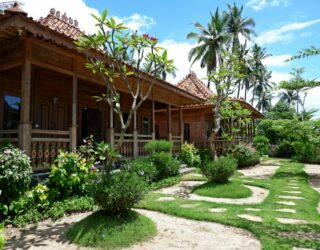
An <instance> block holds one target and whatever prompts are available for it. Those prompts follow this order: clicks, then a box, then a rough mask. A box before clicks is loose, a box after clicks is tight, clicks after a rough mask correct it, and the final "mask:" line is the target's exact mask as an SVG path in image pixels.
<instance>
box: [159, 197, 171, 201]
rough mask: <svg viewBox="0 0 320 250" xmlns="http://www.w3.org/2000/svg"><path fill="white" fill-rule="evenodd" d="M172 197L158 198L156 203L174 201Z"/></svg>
mask: <svg viewBox="0 0 320 250" xmlns="http://www.w3.org/2000/svg"><path fill="white" fill-rule="evenodd" d="M174 200H175V198H174V197H160V198H159V199H157V201H174Z"/></svg>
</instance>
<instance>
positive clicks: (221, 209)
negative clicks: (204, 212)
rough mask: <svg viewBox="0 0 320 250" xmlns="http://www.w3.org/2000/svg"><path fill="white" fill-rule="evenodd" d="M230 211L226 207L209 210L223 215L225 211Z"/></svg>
mask: <svg viewBox="0 0 320 250" xmlns="http://www.w3.org/2000/svg"><path fill="white" fill-rule="evenodd" d="M227 210H228V209H226V208H224V207H215V208H209V211H210V212H212V213H223V212H225V211H227Z"/></svg>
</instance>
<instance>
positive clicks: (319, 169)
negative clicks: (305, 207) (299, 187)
mask: <svg viewBox="0 0 320 250" xmlns="http://www.w3.org/2000/svg"><path fill="white" fill-rule="evenodd" d="M304 171H305V172H306V173H307V174H308V175H309V183H310V185H311V187H312V188H313V189H314V190H316V191H317V192H319V193H320V165H315V164H305V165H304ZM317 210H318V212H319V214H320V202H319V204H318V207H317Z"/></svg>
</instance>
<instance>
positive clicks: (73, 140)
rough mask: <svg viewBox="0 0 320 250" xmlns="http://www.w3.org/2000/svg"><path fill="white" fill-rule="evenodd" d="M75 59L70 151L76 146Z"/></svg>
mask: <svg viewBox="0 0 320 250" xmlns="http://www.w3.org/2000/svg"><path fill="white" fill-rule="evenodd" d="M76 67H77V65H76V60H74V61H73V77H72V126H71V128H70V151H75V150H76V148H77V91H78V78H77V74H76Z"/></svg>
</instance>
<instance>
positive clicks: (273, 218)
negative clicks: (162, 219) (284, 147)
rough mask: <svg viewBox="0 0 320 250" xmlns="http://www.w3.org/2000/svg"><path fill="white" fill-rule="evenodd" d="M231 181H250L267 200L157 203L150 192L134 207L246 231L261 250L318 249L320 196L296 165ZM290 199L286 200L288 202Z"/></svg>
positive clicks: (284, 165) (319, 240) (288, 165)
mask: <svg viewBox="0 0 320 250" xmlns="http://www.w3.org/2000/svg"><path fill="white" fill-rule="evenodd" d="M232 179H233V180H235V181H237V182H239V183H241V182H243V184H247V185H249V183H246V182H244V180H251V181H252V182H250V185H253V186H260V187H264V188H268V189H269V195H268V197H267V198H266V199H265V200H264V201H263V202H262V203H261V204H258V205H231V204H222V203H213V202H206V201H193V200H189V199H186V198H181V197H178V196H173V197H174V198H175V200H173V201H161V202H159V201H157V199H158V198H159V197H161V196H168V195H163V194H159V193H150V194H149V195H148V196H147V197H146V198H145V199H144V200H143V201H141V202H140V203H139V205H138V207H140V208H145V209H150V210H155V211H160V212H163V213H166V214H171V215H175V216H179V217H183V218H187V219H194V220H201V221H213V222H218V223H221V224H225V225H230V226H234V227H238V228H243V229H246V230H248V231H250V232H252V233H253V234H254V235H255V236H256V237H257V238H258V239H259V240H260V241H261V244H262V246H263V249H270V250H271V249H272V250H274V249H292V248H293V247H302V248H313V249H320V216H319V214H318V212H317V210H316V207H317V204H318V203H319V201H320V194H319V193H317V192H316V191H315V190H313V189H312V188H311V187H310V185H309V183H308V176H307V174H306V173H305V172H304V170H303V165H302V164H299V163H290V162H285V161H282V162H281V166H280V168H279V169H278V170H277V172H276V174H275V175H274V176H273V177H271V178H270V179H267V180H260V179H254V178H240V176H239V175H238V176H234V177H233V178H232ZM290 180H291V182H293V180H294V182H296V184H295V185H296V186H297V189H291V188H290V186H291V184H289V183H290V182H289V181H290ZM287 190H299V191H300V192H301V194H290V193H284V192H283V191H287ZM279 196H300V197H303V198H304V199H301V200H300V199H291V201H293V202H294V203H295V205H294V206H289V205H283V204H278V203H277V202H278V201H283V199H282V198H279ZM289 200H290V199H289ZM182 204H197V206H196V207H188V208H186V207H181V205H182ZM210 208H226V209H227V210H226V211H225V212H223V213H212V212H210V211H209V209H210ZM247 208H257V209H260V211H248V210H246V209H247ZM284 208H286V209H294V210H295V211H296V213H288V212H281V211H276V209H284ZM239 214H250V215H256V216H259V217H261V219H262V222H253V221H249V220H246V219H243V218H239V217H238V215H239ZM277 218H291V219H300V220H304V221H306V223H307V224H299V225H290V224H282V223H280V222H279V221H278V220H277Z"/></svg>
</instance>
